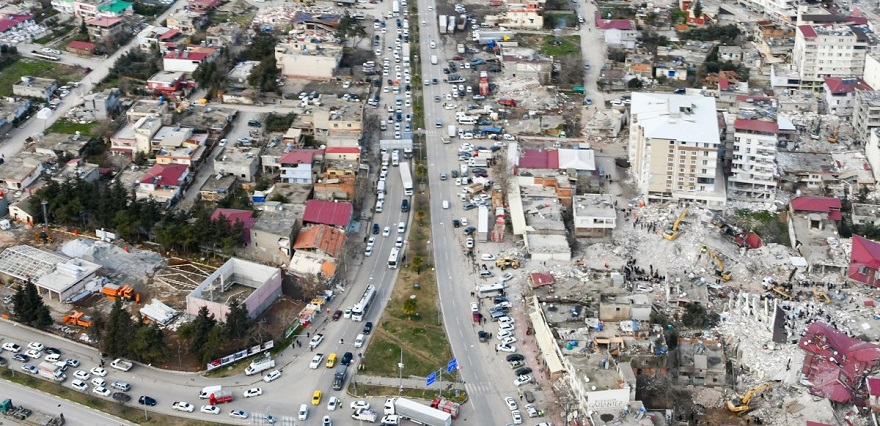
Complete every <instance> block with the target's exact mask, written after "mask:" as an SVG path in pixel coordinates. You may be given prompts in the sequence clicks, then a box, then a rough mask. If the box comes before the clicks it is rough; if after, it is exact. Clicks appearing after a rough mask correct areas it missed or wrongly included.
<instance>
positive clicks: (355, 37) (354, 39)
mask: <svg viewBox="0 0 880 426" xmlns="http://www.w3.org/2000/svg"><path fill="white" fill-rule="evenodd" d="M366 36H367V30H366V28H364V26H363V25H362V24H361V23H360V21H358V20H357V19H355V18H354V17H353V16H351V14H350V13H348V12H345V14H344V15H342V17H341V18H339V24H338V25H337V26H336V38H338V39H339V40H341V41H342V43H343V44H344V43H347V42H349V41H350V42H351V45H352V46H357V45H358V43H360V41H361V40H363V38H364V37H366Z"/></svg>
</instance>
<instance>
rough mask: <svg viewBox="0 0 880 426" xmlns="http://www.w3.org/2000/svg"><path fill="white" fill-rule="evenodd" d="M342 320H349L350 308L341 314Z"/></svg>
mask: <svg viewBox="0 0 880 426" xmlns="http://www.w3.org/2000/svg"><path fill="white" fill-rule="evenodd" d="M342 318H346V319H347V318H351V308H348V309H346V310H345V311H344V312H343V313H342Z"/></svg>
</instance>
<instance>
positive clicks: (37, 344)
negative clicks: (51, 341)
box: [28, 342, 44, 352]
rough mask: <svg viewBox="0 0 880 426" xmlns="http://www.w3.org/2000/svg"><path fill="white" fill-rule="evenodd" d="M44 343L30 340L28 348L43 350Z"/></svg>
mask: <svg viewBox="0 0 880 426" xmlns="http://www.w3.org/2000/svg"><path fill="white" fill-rule="evenodd" d="M43 348H44V346H43V344H42V343H40V342H30V343H28V349H33V350H35V351H37V352H43Z"/></svg>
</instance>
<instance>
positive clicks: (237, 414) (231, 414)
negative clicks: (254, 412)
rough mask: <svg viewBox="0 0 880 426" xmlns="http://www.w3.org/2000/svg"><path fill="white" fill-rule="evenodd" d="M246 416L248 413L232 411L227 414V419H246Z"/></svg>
mask: <svg viewBox="0 0 880 426" xmlns="http://www.w3.org/2000/svg"><path fill="white" fill-rule="evenodd" d="M248 416H249V414H248V412H247V411H244V410H232V411H230V412H229V417H235V418H237V419H246V418H248Z"/></svg>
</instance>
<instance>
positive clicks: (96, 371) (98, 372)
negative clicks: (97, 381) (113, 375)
mask: <svg viewBox="0 0 880 426" xmlns="http://www.w3.org/2000/svg"><path fill="white" fill-rule="evenodd" d="M89 371H91V372H92V374H94V375H96V376H100V377H104V376H106V375H107V370H105V369H103V368H101V367H95V368H93V369H91V370H89Z"/></svg>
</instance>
